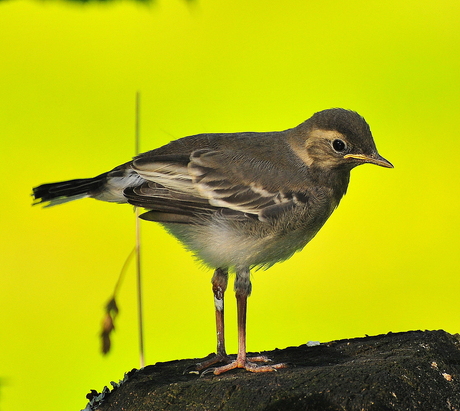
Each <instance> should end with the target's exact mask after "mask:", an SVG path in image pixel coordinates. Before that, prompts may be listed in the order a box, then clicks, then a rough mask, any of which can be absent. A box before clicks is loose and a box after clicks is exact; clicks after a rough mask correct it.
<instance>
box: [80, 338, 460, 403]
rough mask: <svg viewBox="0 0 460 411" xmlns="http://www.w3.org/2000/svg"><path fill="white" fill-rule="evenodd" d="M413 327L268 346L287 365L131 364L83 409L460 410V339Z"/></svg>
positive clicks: (274, 355)
mask: <svg viewBox="0 0 460 411" xmlns="http://www.w3.org/2000/svg"><path fill="white" fill-rule="evenodd" d="M457 337H458V336H457V335H455V336H454V335H450V334H448V333H446V332H444V331H411V332H405V333H389V334H386V335H378V336H374V337H365V338H355V339H350V340H340V341H332V342H330V343H325V344H321V345H318V346H313V347H309V346H307V345H301V346H299V347H289V348H286V349H284V350H274V351H270V352H264V353H263V354H264V355H267V356H268V357H270V358H272V359H273V360H274V362H286V363H288V364H289V367H288V368H285V369H281V370H278V371H277V372H271V373H255V374H254V373H249V372H247V371H243V370H234V371H230V372H228V373H225V374H223V375H220V376H214V375H212V374H209V375H205V376H203V377H200V376H198V375H197V374H190V373H187V374H183V372H184V370H185V369H186V368H187V367H188V366H191V365H193V364H194V363H195V362H196V360H193V359H189V360H178V361H170V362H166V363H157V364H155V365H152V366H147V367H145V368H143V369H142V370H133V371H131V372H129V373H128V374H127V375H126V377H125V380H124V382H122V383H121V384H120V385H119V386H118V385H115V387H114V388H113V390H112V391H111V392H109V390H108V389H106V390H105V393H102V394H99V395H97V393H96V392H95V391H93V392H92V394H90V395H89V399H92V400H91V402H90V404H88V406H87V408H86V410H98V411H108V410H110V411H118V410H120V411H121V410H125V411H140V410H142V411H148V410H197V411H198V410H199V411H205V410H206V411H207V410H221V411H227V410H267V411H268V410H269V411H278V410H279V411H281V410H318V411H335V410H341V411H343V410H350V411H351V410H357V411H358V410H359V411H364V410H372V411H380V410H382V411H383V410H404V411H407V410H429V411H436V410H460V349H459V348H460V342H459V339H458V338H457Z"/></svg>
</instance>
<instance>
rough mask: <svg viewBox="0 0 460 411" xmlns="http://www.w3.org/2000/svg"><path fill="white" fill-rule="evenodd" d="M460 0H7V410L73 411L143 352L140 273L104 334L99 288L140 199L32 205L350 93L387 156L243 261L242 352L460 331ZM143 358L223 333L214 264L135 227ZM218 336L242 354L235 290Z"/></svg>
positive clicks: (2, 324)
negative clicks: (214, 135)
mask: <svg viewBox="0 0 460 411" xmlns="http://www.w3.org/2000/svg"><path fill="white" fill-rule="evenodd" d="M459 21H460V3H459V2H458V1H457V0H438V1H424V2H420V1H415V0H408V1H403V2H402V1H400V0H387V1H385V2H382V1H377V0H362V1H351V2H343V1H332V0H329V1H326V0H325V1H282V2H281V1H277V2H275V1H260V0H257V1H247V0H236V1H227V2H224V1H218V0H195V1H194V2H186V1H180V0H158V1H157V2H154V3H151V4H147V5H146V4H141V3H136V2H133V1H126V0H125V1H117V2H108V3H97V2H96V3H88V4H80V3H76V2H73V3H72V2H70V3H69V2H64V1H26V0H10V1H3V2H1V3H0V136H1V137H0V139H1V147H0V148H1V149H0V159H1V172H0V175H1V177H0V181H1V201H0V223H1V237H0V258H1V260H0V267H1V273H0V382H1V385H0V410H2V411H12V410H32V409H33V410H45V409H46V410H47V411H53V410H56V411H57V410H67V409H68V410H79V409H80V408H84V406H85V404H86V400H85V394H86V393H87V392H88V391H89V390H90V389H97V390H101V389H102V388H103V386H104V385H109V383H110V381H111V380H118V379H120V378H122V377H123V373H124V372H125V371H128V370H130V369H131V368H133V367H138V356H137V324H136V309H135V279H134V271H133V269H132V268H131V269H130V271H129V273H128V276H127V278H126V280H125V283H124V286H123V289H122V290H121V293H120V295H119V303H120V306H121V310H122V311H121V314H120V316H119V318H118V322H117V330H116V333H115V340H114V344H113V351H112V353H111V354H110V355H109V356H108V357H102V356H101V355H100V354H99V353H98V349H99V341H98V332H99V325H100V320H101V318H102V313H103V305H104V303H105V302H106V300H107V298H108V297H109V296H110V293H111V290H112V287H113V285H114V283H115V280H116V277H117V275H118V272H119V270H120V269H121V266H122V264H123V262H124V260H125V258H126V256H127V255H128V254H129V252H130V250H131V248H132V247H133V244H134V214H133V211H132V209H131V208H130V207H129V206H118V205H112V204H104V203H100V202H96V201H93V200H83V201H79V202H74V203H72V204H67V205H63V206H59V207H55V208H51V209H45V210H43V209H41V208H39V207H31V205H30V204H31V198H30V192H31V188H32V187H33V186H35V185H38V184H41V183H45V182H53V181H58V180H63V179H70V178H79V177H91V176H93V175H96V174H98V173H101V172H104V171H106V170H108V169H110V168H112V167H113V166H116V165H118V164H120V163H122V162H125V161H127V160H129V159H130V158H131V156H132V155H133V151H134V143H133V134H134V96H135V92H136V91H137V90H140V91H141V93H142V107H141V133H142V142H141V150H143V151H145V150H148V149H151V148H154V147H157V146H159V145H162V144H165V143H167V142H168V141H170V140H171V139H175V138H179V137H182V136H185V135H190V134H195V133H200V132H233V131H235V132H236V131H271V130H280V129H285V128H289V127H293V126H295V125H297V124H298V123H300V122H302V121H303V120H305V119H306V118H307V117H309V116H310V115H311V114H312V113H313V112H315V111H318V110H321V109H325V108H329V107H337V106H340V107H345V108H351V109H354V110H357V111H358V112H360V113H361V114H362V115H363V116H365V118H366V119H367V120H368V122H369V123H370V125H371V128H372V130H373V133H374V137H375V140H376V143H377V146H378V148H379V151H380V153H381V154H382V155H383V156H384V157H386V158H388V159H389V160H390V161H392V162H393V163H394V165H395V169H394V170H388V169H383V168H379V167H375V166H369V165H367V166H363V167H359V168H358V169H355V170H354V171H353V172H352V178H351V185H350V187H349V192H348V194H347V195H346V196H345V198H344V199H343V201H342V204H341V205H340V207H339V208H338V210H337V211H336V212H335V213H334V215H333V216H332V217H331V219H330V220H329V221H328V223H327V224H326V225H325V227H324V228H323V229H322V231H321V232H320V233H319V234H318V235H317V237H316V238H315V239H314V240H313V241H312V242H311V244H309V245H308V246H307V248H306V249H305V250H304V251H303V252H302V253H299V254H297V255H295V256H294V257H293V258H292V259H291V260H289V261H288V262H286V263H283V264H279V265H277V266H275V267H273V268H272V269H270V270H268V271H266V272H262V271H259V272H255V273H254V275H253V295H252V296H251V297H250V301H249V318H248V328H249V334H248V349H249V350H253V351H256V350H269V349H273V348H275V347H279V348H283V347H286V346H289V345H298V344H302V343H305V342H307V341H308V340H319V341H329V340H333V339H340V338H351V337H357V336H363V335H364V334H378V333H386V332H388V331H393V332H396V331H405V330H412V329H440V328H442V329H445V330H447V331H449V332H451V333H455V332H459V331H460V318H459V316H460V307H459V303H458V296H459V293H460V278H459V276H458V263H459V257H458V254H459V245H460V241H459V239H458V232H459V228H460V222H459V221H460V218H459V211H458V210H459V205H458V201H459V198H460V193H459V174H460V165H459V160H458V158H459V147H460V146H459V135H460V125H459V115H460V111H459V103H460V87H459V86H460V76H459V73H460V64H459V63H460V60H459V56H460V32H459V30H460V29H459ZM142 230H143V240H144V245H143V247H144V248H143V250H144V264H143V267H144V271H145V276H144V283H145V290H144V296H145V319H146V330H145V332H146V359H147V363H148V364H152V363H155V362H157V361H167V360H174V359H178V358H189V357H201V356H205V355H207V354H208V353H209V352H211V351H213V350H214V348H215V336H214V313H213V300H212V294H211V287H210V277H211V272H209V271H207V270H205V269H203V268H201V267H200V266H199V265H198V264H196V263H195V262H194V261H193V258H192V257H191V256H190V255H189V254H187V253H186V252H185V251H183V250H182V249H181V246H180V245H179V244H177V242H176V241H175V240H174V239H173V238H170V237H169V236H168V235H167V234H166V233H165V232H164V231H163V230H162V229H161V227H159V226H157V225H155V224H152V223H143V225H142ZM227 300H228V303H227V312H226V313H227V317H226V318H227V341H228V349H229V351H230V352H235V351H236V330H235V304H234V302H233V295H232V292H231V291H230V292H229V293H228V297H227Z"/></svg>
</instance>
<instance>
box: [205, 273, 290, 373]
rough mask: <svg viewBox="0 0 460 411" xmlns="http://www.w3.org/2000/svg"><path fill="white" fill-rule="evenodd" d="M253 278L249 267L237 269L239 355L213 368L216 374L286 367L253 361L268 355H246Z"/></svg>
mask: <svg viewBox="0 0 460 411" xmlns="http://www.w3.org/2000/svg"><path fill="white" fill-rule="evenodd" d="M251 289H252V285H251V280H250V272H249V269H248V268H245V269H242V270H237V271H236V279H235V294H236V304H237V310H238V355H237V357H236V360H235V361H232V362H231V363H229V364H227V365H224V366H222V367H217V368H215V369H214V370H213V372H214V374H216V375H219V374H222V373H223V372H226V371H229V370H232V369H234V368H244V369H245V370H247V371H251V372H267V371H276V370H277V369H278V368H284V367H285V366H286V364H274V365H256V364H254V362H253V361H270V360H269V359H268V358H266V357H254V358H247V357H246V311H247V301H248V297H249V295H251Z"/></svg>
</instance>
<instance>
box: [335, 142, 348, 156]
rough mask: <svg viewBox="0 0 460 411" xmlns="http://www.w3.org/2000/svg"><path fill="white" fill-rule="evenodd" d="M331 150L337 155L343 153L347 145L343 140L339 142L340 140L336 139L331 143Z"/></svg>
mask: <svg viewBox="0 0 460 411" xmlns="http://www.w3.org/2000/svg"><path fill="white" fill-rule="evenodd" d="M332 148H333V149H334V150H335V151H337V152H338V153H342V152H343V151H345V150H346V148H347V145H346V143H345V141H343V140H340V139H336V140H334V141H333V142H332Z"/></svg>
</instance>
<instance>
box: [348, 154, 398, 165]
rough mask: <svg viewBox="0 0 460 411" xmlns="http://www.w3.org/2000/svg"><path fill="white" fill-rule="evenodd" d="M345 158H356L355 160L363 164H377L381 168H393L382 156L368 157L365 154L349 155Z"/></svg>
mask: <svg viewBox="0 0 460 411" xmlns="http://www.w3.org/2000/svg"><path fill="white" fill-rule="evenodd" d="M343 158H354V159H355V160H360V161H362V162H363V163H370V164H375V165H377V166H381V167H387V168H393V167H394V166H393V164H391V163H390V162H389V161H388V160H385V159H384V158H383V157H382V156H381V155H380V154H373V155H371V156H366V155H364V154H347V155H345V156H343Z"/></svg>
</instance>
